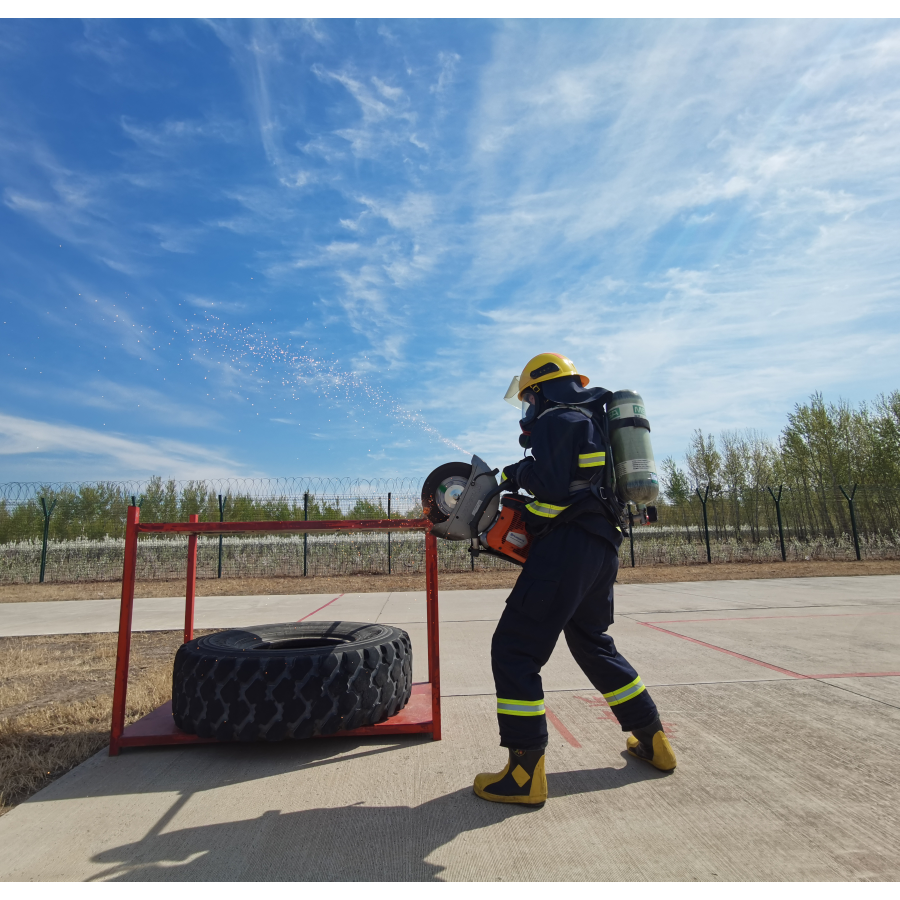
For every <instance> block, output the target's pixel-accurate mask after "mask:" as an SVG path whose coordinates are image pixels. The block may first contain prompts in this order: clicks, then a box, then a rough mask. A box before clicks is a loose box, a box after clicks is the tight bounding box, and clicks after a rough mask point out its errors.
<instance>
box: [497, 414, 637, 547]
mask: <svg viewBox="0 0 900 900" xmlns="http://www.w3.org/2000/svg"><path fill="white" fill-rule="evenodd" d="M605 450H606V447H605V445H604V443H603V436H602V435H601V434H600V432H599V431H598V429H597V428H596V427H595V425H594V423H593V421H592V420H591V419H590V418H588V416H586V415H585V414H584V413H582V412H580V411H578V410H575V409H567V408H561V409H554V408H552V407H551V409H550V410H548V411H547V412H545V413H544V414H543V415H542V416H540V417H539V418H538V420H537V421H536V422H535V423H534V426H533V427H532V430H531V452H532V454H533V455H532V456H530V457H526V458H525V459H523V460H522V461H521V462H519V463H518V464H517V465H516V467H515V480H516V482H517V483H518V485H519V486H520V487H522V488H524V489H525V490H526V491H528V492H529V493H530V494H533V495H534V497H535V499H536V500H538V501H541V502H542V503H549V504H554V505H555V506H569V505H571V504H573V503H576V502H578V503H579V505H580V508H581V509H583V511H582V512H581V513H580V514H579V515H578V517H577V518H575V519H574V520H573V521H574V522H575V523H576V524H578V525H579V526H581V527H582V528H584V529H585V530H587V531H589V532H591V533H592V534H596V535H599V536H600V537H602V538H605V539H606V540H607V541H609V542H610V543H611V544H612V545H613V546H614V547H615V548H616V549H618V547H619V545H620V544H621V543H622V532H621V530H620V529H619V528H618V527H617V526H616V525H614V524H613V523H612V522H611V521H610V519H609V517H608V515H607V513H606V512H605V510H604V508H603V505H602V504H601V503H600V501H599V500H597V499H595V498H594V497H593V496H592V495H591V494H590V492H589V491H588V489H587V488H582V489H580V490H576V491H575V492H574V493H573V492H571V491H570V485H571V483H572V482H573V481H586V480H588V479H590V478H591V476H592V475H594V474H595V473H596V472H597V471H598V467H597V466H596V465H591V463H596V461H597V459H598V455H599V454H602V453H604V452H605ZM605 464H606V465H612V460H611V459H607V460H605ZM507 471H509V469H507ZM526 521H527V523H528V525H529V528H530V530H533V531H535V532H538V531H540V530H541V529H543V528H544V527H546V525H547V523H548V521H549V520H548V519H547V518H546V517H541V516H538V515H535V514H534V513H532V512H531V511H528V512H527V513H526Z"/></svg>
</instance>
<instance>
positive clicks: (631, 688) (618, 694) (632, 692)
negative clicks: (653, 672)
mask: <svg viewBox="0 0 900 900" xmlns="http://www.w3.org/2000/svg"><path fill="white" fill-rule="evenodd" d="M645 690H647V689H646V688H645V687H644V682H643V681H641V676H640V675H638V677H637V678H635V679H634V681H632V682H631V683H630V684H626V685H625V687H622V688H619V689H618V690H615V691H610V692H609V693H608V694H604V695H603V699H604V700H605V701H606V702H607V703H608V704H609V705H610V706H616V705H618V704H619V703H624V702H625V701H626V700H632V699H633V698H634V697H637V695H638V694H640V693H641V692H642V691H645Z"/></svg>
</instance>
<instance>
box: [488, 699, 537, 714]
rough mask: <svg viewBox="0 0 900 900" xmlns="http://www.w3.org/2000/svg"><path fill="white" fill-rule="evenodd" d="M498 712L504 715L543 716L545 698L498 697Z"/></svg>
mask: <svg viewBox="0 0 900 900" xmlns="http://www.w3.org/2000/svg"><path fill="white" fill-rule="evenodd" d="M497 714H498V715H500V714H502V715H504V716H542V715H544V701H543V700H504V699H503V698H502V697H498V698H497Z"/></svg>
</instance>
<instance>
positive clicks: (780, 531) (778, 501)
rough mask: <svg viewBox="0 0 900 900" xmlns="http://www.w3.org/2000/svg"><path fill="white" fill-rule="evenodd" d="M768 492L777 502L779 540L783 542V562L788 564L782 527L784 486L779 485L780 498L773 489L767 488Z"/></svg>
mask: <svg viewBox="0 0 900 900" xmlns="http://www.w3.org/2000/svg"><path fill="white" fill-rule="evenodd" d="M767 490H768V492H769V493H770V494H771V495H772V499H773V500H774V501H775V517H776V518H777V519H778V540H779V541H781V561H782V562H787V554H786V553H785V552H784V528H783V527H782V525H781V492H782V490H784V485H783V484H779V485H778V496H777V497H776V496H775V491H773V490H772V488H767Z"/></svg>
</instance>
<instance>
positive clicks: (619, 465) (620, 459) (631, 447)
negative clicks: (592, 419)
mask: <svg viewBox="0 0 900 900" xmlns="http://www.w3.org/2000/svg"><path fill="white" fill-rule="evenodd" d="M606 409H607V415H608V417H609V436H610V442H611V443H612V450H613V460H614V461H615V464H616V493H617V494H618V495H619V497H620V498H621V499H622V500H623V501H631V502H632V503H636V504H640V505H642V506H643V505H645V504H647V503H652V502H653V501H654V500H655V499H656V498H657V497H658V496H659V478H658V476H657V474H656V462H655V461H654V459H653V447H652V445H651V444H650V422H649V421H648V419H647V410H646V409H645V407H644V398H643V397H641V395H640V394H639V393H637V391H616V392H615V393H614V394H613V395H612V399H611V400H610V401H609V403H607V405H606Z"/></svg>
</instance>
